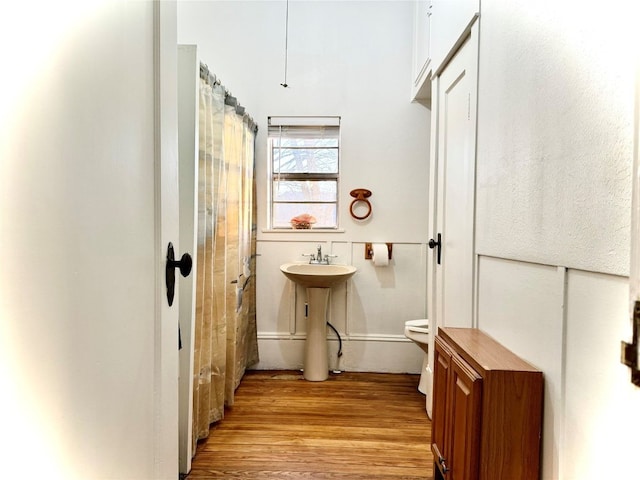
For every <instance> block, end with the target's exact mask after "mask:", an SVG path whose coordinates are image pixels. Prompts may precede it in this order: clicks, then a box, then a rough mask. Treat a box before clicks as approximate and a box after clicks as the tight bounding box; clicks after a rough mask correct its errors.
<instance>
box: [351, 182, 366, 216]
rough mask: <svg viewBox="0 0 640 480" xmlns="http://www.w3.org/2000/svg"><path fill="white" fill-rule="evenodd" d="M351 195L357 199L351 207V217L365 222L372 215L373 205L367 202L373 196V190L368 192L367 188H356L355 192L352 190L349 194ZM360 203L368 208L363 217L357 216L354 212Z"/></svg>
mask: <svg viewBox="0 0 640 480" xmlns="http://www.w3.org/2000/svg"><path fill="white" fill-rule="evenodd" d="M349 195H351V196H352V197H353V198H354V199H355V200H353V201H352V202H351V205H350V206H349V212H350V213H351V216H352V217H353V218H355V219H356V220H364V219H365V218H367V217H368V216H369V215H371V203H369V200H367V199H368V198H369V197H370V196H371V190H367V189H366V188H356V189H354V190H351V192H349ZM359 202H362V203H364V204H365V205H366V206H367V212H366V213H365V214H364V215H362V216H360V215H357V214H356V213H355V212H354V211H353V208H354V207H355V206H356V204H358V203H359Z"/></svg>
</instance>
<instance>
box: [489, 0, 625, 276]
mask: <svg viewBox="0 0 640 480" xmlns="http://www.w3.org/2000/svg"><path fill="white" fill-rule="evenodd" d="M630 3H631V2H612V3H608V4H607V6H606V7H604V6H603V5H600V4H597V3H596V2H592V1H588V2H580V3H579V4H577V3H576V2H530V1H526V0H509V1H504V0H489V1H485V2H483V3H482V20H481V21H482V24H481V25H482V29H481V42H480V82H479V94H478V98H479V107H478V112H479V118H478V167H477V226H478V228H477V250H478V253H481V254H485V255H498V256H503V257H507V258H514V259H521V260H527V261H533V262H539V263H545V264H550V265H564V266H569V267H574V268H579V269H584V270H590V271H597V272H605V273H613V274H622V275H625V274H628V271H629V242H630V239H629V218H630V217H629V212H630V205H631V204H630V199H631V160H632V143H631V139H632V129H631V127H632V119H633V103H632V99H633V75H632V72H633V64H632V61H631V58H630V55H629V47H628V45H632V44H633V42H631V38H630V34H631V32H632V31H633V30H632V25H631V21H632V20H633V19H634V18H636V16H635V15H633V14H632V12H631V9H632V7H631V6H630V5H629V4H630Z"/></svg>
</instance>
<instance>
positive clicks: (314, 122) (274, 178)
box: [267, 116, 342, 232]
mask: <svg viewBox="0 0 640 480" xmlns="http://www.w3.org/2000/svg"><path fill="white" fill-rule="evenodd" d="M340 120H341V117H339V116H327V117H275V116H271V117H268V129H267V150H268V151H267V158H268V177H269V187H268V211H269V213H268V219H267V220H268V228H269V230H273V231H295V232H308V231H325V232H332V231H338V230H339V228H340V166H341V165H340V164H341V156H342V153H341V143H342V142H341V128H340V127H341V125H340V124H341V121H340ZM276 128H291V129H296V128H299V129H300V130H302V129H305V128H306V129H309V131H310V132H315V133H316V134H317V133H318V132H319V131H320V130H321V129H323V128H333V129H336V130H337V136H336V139H337V146H336V147H311V148H305V147H280V148H283V149H284V148H287V149H291V148H292V149H296V148H297V149H311V150H323V149H330V150H336V151H337V165H336V172H335V173H322V172H300V173H291V172H277V171H275V165H274V161H275V158H274V154H273V151H274V148H277V147H274V145H273V139H274V138H276V135H274V134H273V133H272V132H273V130H275V129H276ZM282 138H286V137H285V136H284V135H283V137H282ZM289 138H293V137H289ZM300 138H304V137H300ZM278 181H294V182H295V181H299V182H306V181H335V200H322V201H309V200H306V201H291V200H288V201H281V200H276V199H275V192H274V185H275V184H276V182H278ZM292 203H293V204H301V205H304V204H309V205H326V204H330V205H335V225H334V226H317V227H316V226H313V228H312V229H310V230H309V229H294V228H292V227H291V226H290V225H287V226H284V225H277V226H276V225H275V218H274V215H275V208H274V207H275V206H276V205H277V204H292Z"/></svg>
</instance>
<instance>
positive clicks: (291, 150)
mask: <svg viewBox="0 0 640 480" xmlns="http://www.w3.org/2000/svg"><path fill="white" fill-rule="evenodd" d="M339 163H340V118H339V117H269V164H270V166H271V174H270V175H271V197H270V198H271V228H273V229H278V228H287V229H291V228H296V229H307V228H314V229H336V228H338V177H339Z"/></svg>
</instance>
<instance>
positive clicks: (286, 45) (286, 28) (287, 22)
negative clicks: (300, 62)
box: [280, 0, 289, 88]
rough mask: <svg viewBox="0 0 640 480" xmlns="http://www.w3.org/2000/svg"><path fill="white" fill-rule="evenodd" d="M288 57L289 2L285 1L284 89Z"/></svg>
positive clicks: (285, 86)
mask: <svg viewBox="0 0 640 480" xmlns="http://www.w3.org/2000/svg"><path fill="white" fill-rule="evenodd" d="M288 56H289V0H287V13H286V15H285V30H284V83H281V84H280V85H282V86H283V87H284V88H287V87H288V86H289V85H287V60H288Z"/></svg>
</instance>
